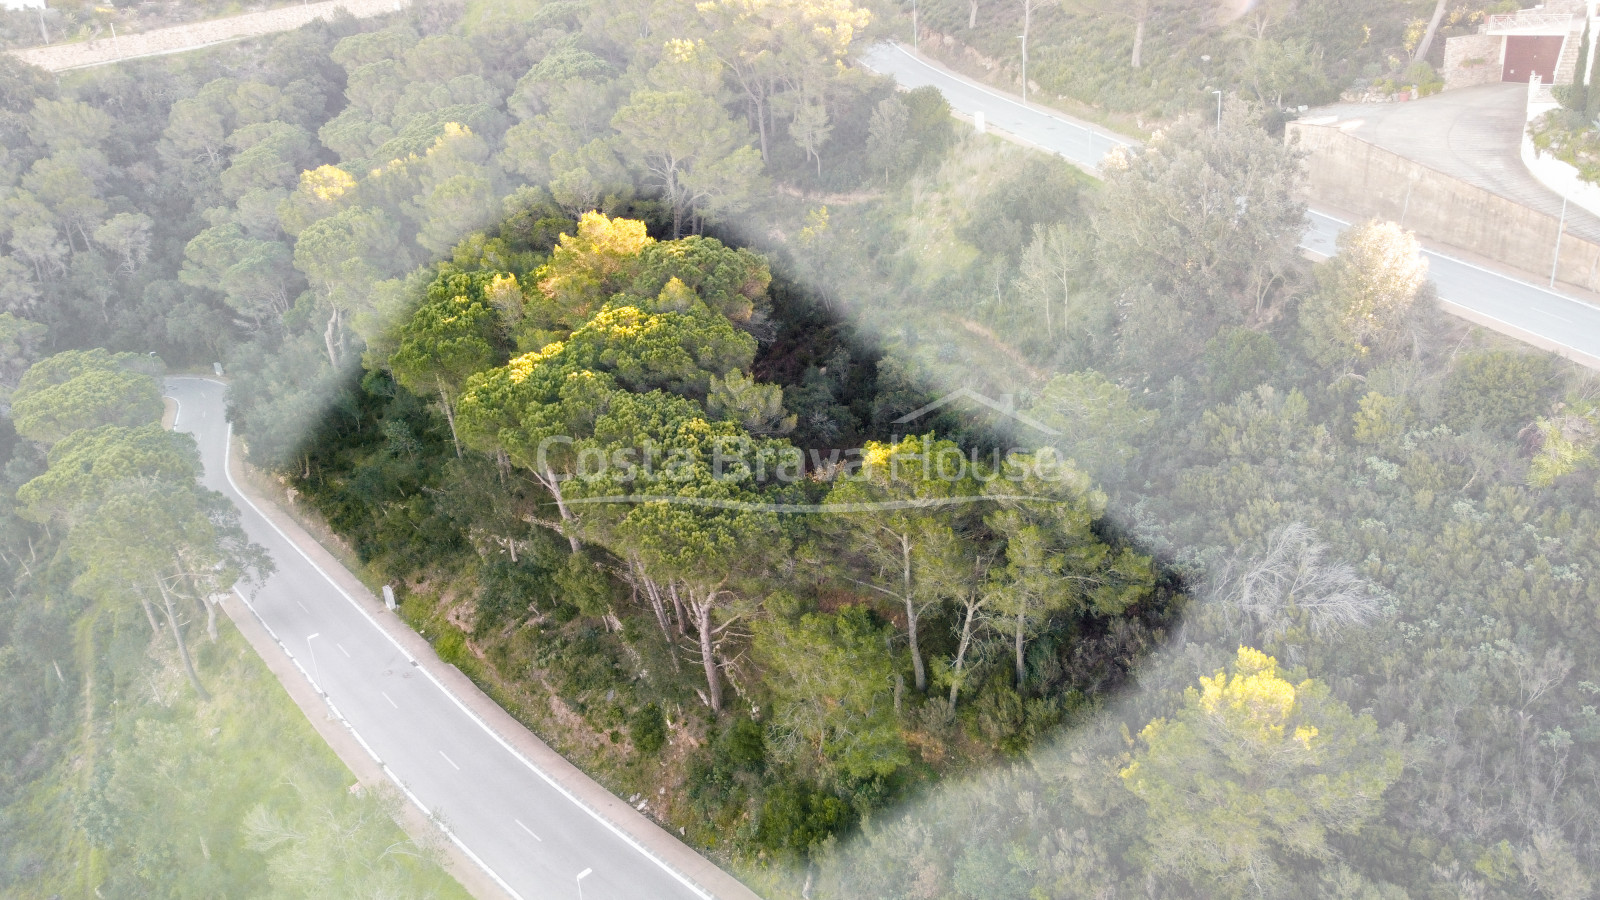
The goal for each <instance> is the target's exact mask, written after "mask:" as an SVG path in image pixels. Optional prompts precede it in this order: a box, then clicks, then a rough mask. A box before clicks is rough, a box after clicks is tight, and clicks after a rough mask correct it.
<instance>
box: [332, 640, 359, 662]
mask: <svg viewBox="0 0 1600 900" xmlns="http://www.w3.org/2000/svg"><path fill="white" fill-rule="evenodd" d="M334 646H335V647H338V648H339V652H340V653H343V654H344V658H345V659H355V657H353V656H351V655H350V651H349V650H346V649H345V648H344V645H343V644H341V643H338V642H337V641H335V642H334Z"/></svg>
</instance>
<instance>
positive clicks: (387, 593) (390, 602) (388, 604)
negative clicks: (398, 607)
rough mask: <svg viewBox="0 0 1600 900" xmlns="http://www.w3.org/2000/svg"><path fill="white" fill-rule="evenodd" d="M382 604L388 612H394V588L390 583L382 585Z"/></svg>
mask: <svg viewBox="0 0 1600 900" xmlns="http://www.w3.org/2000/svg"><path fill="white" fill-rule="evenodd" d="M383 605H384V608H385V609H387V610H389V611H390V612H394V588H393V587H392V586H390V585H387V584H386V585H384V586H383Z"/></svg>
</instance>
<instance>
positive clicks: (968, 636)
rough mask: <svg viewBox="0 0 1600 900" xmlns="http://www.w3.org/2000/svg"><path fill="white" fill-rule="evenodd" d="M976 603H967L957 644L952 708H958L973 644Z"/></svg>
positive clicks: (951, 692) (951, 697) (951, 689)
mask: <svg viewBox="0 0 1600 900" xmlns="http://www.w3.org/2000/svg"><path fill="white" fill-rule="evenodd" d="M977 610H978V607H977V606H976V605H975V604H971V603H969V604H967V614H966V615H965V616H964V617H962V619H961V643H959V644H957V645H956V662H955V666H954V671H955V677H954V678H952V679H950V708H951V709H952V710H953V709H955V708H956V696H957V695H958V694H959V693H960V692H961V670H962V667H963V666H965V665H966V662H967V648H968V647H970V646H972V617H973V615H974V614H975V613H976V612H977Z"/></svg>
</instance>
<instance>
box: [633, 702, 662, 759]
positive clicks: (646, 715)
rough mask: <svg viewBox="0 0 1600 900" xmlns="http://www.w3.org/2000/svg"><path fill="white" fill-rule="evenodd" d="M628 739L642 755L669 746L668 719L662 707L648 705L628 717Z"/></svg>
mask: <svg viewBox="0 0 1600 900" xmlns="http://www.w3.org/2000/svg"><path fill="white" fill-rule="evenodd" d="M628 738H629V739H630V740H632V741H633V746H634V749H636V750H638V751H639V752H640V753H655V752H657V751H659V750H660V749H661V748H662V747H665V746H666V745H667V717H666V716H664V715H662V713H661V707H659V706H657V705H655V704H654V703H646V704H645V705H644V706H641V707H639V708H638V709H637V710H635V711H634V713H633V715H632V716H629V717H628Z"/></svg>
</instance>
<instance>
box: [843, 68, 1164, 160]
mask: <svg viewBox="0 0 1600 900" xmlns="http://www.w3.org/2000/svg"><path fill="white" fill-rule="evenodd" d="M882 43H885V44H888V45H889V46H890V47H893V48H894V49H896V50H898V51H900V52H901V53H903V54H905V56H906V58H907V59H909V60H911V61H912V62H914V63H916V64H917V65H919V66H922V67H923V68H925V69H927V70H928V71H930V72H933V73H934V74H936V75H942V76H944V77H945V78H949V79H950V80H952V81H955V82H956V83H958V84H963V85H965V86H967V87H970V88H972V89H973V90H975V91H978V92H979V93H982V94H988V95H989V96H991V97H993V98H995V99H996V100H1000V101H1002V102H1004V103H1009V104H1011V105H1012V106H1015V107H1017V108H1018V109H1025V110H1027V111H1028V112H1031V113H1035V114H1037V115H1041V116H1043V117H1045V118H1046V119H1049V120H1050V121H1052V122H1059V123H1061V124H1062V125H1070V126H1072V127H1073V128H1077V129H1079V130H1081V131H1084V132H1086V133H1088V134H1089V135H1090V136H1091V137H1098V138H1102V139H1104V140H1107V141H1110V142H1112V143H1113V144H1116V145H1118V146H1120V147H1132V146H1134V145H1133V144H1132V143H1131V142H1129V141H1128V139H1127V138H1124V137H1120V136H1117V135H1111V134H1106V133H1104V132H1100V131H1096V130H1095V129H1093V128H1090V127H1089V126H1088V125H1086V124H1083V123H1080V122H1078V121H1076V120H1073V119H1064V118H1062V117H1060V116H1055V115H1051V114H1050V113H1048V112H1045V111H1044V110H1043V109H1039V108H1036V107H1032V106H1029V105H1027V104H1026V103H1019V102H1017V101H1016V100H1013V99H1011V98H1010V97H1007V96H1006V95H1004V94H997V93H995V92H994V91H991V90H989V89H988V88H987V87H984V86H983V85H981V84H979V83H977V82H975V81H971V80H969V79H966V78H958V77H956V76H954V75H951V74H950V73H948V72H946V71H944V70H943V69H940V68H939V67H937V66H934V65H931V64H929V63H928V62H926V61H924V60H922V59H920V58H918V57H917V55H916V54H914V53H912V52H911V51H910V50H907V49H906V48H905V46H904V45H902V44H901V43H900V42H899V41H883V42H882ZM868 52H871V51H870V50H869V51H868ZM867 68H872V67H871V66H868V67H867ZM874 71H877V70H875V69H874ZM882 74H885V75H889V73H887V72H885V73H882ZM889 77H890V78H893V77H894V76H893V75H889ZM1090 149H1091V151H1092V150H1093V148H1092V147H1091V148H1090Z"/></svg>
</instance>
